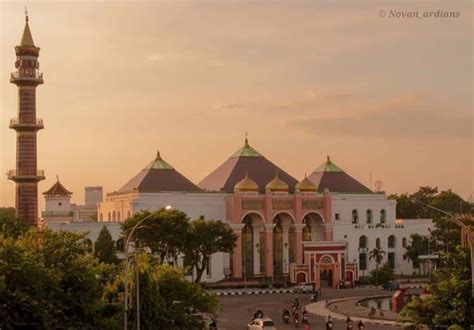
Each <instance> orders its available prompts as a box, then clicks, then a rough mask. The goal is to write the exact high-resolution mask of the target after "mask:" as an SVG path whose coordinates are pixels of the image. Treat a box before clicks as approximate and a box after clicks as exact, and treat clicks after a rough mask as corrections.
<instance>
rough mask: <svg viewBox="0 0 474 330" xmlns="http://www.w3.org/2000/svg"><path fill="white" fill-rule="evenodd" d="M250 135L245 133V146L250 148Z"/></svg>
mask: <svg viewBox="0 0 474 330" xmlns="http://www.w3.org/2000/svg"><path fill="white" fill-rule="evenodd" d="M248 135H249V133H248V132H245V146H246V147H248V146H249V139H248Z"/></svg>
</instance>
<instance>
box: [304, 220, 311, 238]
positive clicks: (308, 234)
mask: <svg viewBox="0 0 474 330" xmlns="http://www.w3.org/2000/svg"><path fill="white" fill-rule="evenodd" d="M303 241H311V227H310V226H309V224H306V226H304V228H303Z"/></svg>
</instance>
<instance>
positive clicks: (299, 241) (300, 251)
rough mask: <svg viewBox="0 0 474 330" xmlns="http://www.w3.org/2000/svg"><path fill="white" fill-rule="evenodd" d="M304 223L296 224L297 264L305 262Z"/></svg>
mask: <svg viewBox="0 0 474 330" xmlns="http://www.w3.org/2000/svg"><path fill="white" fill-rule="evenodd" d="M303 227H304V225H303V224H297V225H295V255H296V264H297V265H302V264H303Z"/></svg>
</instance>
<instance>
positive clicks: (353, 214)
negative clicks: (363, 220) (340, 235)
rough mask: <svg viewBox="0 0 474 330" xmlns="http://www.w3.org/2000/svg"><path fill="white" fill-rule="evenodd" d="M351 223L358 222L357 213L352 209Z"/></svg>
mask: <svg viewBox="0 0 474 330" xmlns="http://www.w3.org/2000/svg"><path fill="white" fill-rule="evenodd" d="M352 223H359V214H358V213H357V210H352Z"/></svg>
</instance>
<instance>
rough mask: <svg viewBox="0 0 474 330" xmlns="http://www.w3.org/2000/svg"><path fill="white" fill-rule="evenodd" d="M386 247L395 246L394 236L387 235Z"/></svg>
mask: <svg viewBox="0 0 474 330" xmlns="http://www.w3.org/2000/svg"><path fill="white" fill-rule="evenodd" d="M388 247H389V248H394V247H395V236H393V235H390V236H389V237H388Z"/></svg>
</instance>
